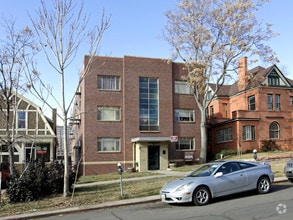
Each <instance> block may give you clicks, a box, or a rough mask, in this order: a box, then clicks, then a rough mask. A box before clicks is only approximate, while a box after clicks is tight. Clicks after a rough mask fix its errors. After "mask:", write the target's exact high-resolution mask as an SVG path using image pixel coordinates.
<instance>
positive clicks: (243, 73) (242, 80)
mask: <svg viewBox="0 0 293 220" xmlns="http://www.w3.org/2000/svg"><path fill="white" fill-rule="evenodd" d="M246 86H247V57H243V58H241V59H240V60H239V61H238V91H241V90H243V89H245V88H246Z"/></svg>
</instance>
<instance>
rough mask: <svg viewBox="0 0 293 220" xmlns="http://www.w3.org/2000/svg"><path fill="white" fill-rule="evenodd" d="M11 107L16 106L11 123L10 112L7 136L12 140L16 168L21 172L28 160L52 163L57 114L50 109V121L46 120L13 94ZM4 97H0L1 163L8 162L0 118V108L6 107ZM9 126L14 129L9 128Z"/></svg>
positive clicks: (4, 125)
mask: <svg viewBox="0 0 293 220" xmlns="http://www.w3.org/2000/svg"><path fill="white" fill-rule="evenodd" d="M11 100H12V102H13V103H14V104H13V105H12V107H13V108H15V107H16V109H17V110H16V118H15V120H14V121H15V123H12V121H13V120H12V118H13V111H14V109H11V116H10V118H11V120H10V121H11V124H10V133H11V135H13V137H14V140H15V141H14V161H15V165H16V166H17V167H18V168H19V169H22V168H24V165H25V163H26V162H27V161H29V160H35V159H40V158H42V159H44V161H45V162H50V161H51V162H52V161H53V160H54V159H55V157H56V156H55V153H56V152H55V147H56V135H55V126H56V111H55V110H53V114H52V116H53V118H52V120H50V119H48V118H47V117H45V115H44V114H43V112H42V111H41V109H40V107H38V106H37V105H35V104H34V103H33V102H31V101H30V100H28V99H27V98H25V97H23V96H22V95H17V97H16V98H15V95H13V97H11ZM5 105H6V104H5V102H4V99H3V97H2V96H1V98H0V106H1V107H2V109H1V111H0V114H1V121H0V139H1V142H0V143H1V144H0V160H1V162H4V163H5V162H8V161H9V153H8V148H7V145H6V144H5V141H6V129H5V128H6V123H5V119H4V118H3V117H5V116H4V114H3V111H5V109H4V108H3V107H4V106H5ZM12 124H14V128H13V129H12Z"/></svg>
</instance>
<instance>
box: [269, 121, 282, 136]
mask: <svg viewBox="0 0 293 220" xmlns="http://www.w3.org/2000/svg"><path fill="white" fill-rule="evenodd" d="M270 139H280V126H279V124H278V123H277V122H272V123H271V124H270Z"/></svg>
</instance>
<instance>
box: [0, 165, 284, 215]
mask: <svg viewBox="0 0 293 220" xmlns="http://www.w3.org/2000/svg"><path fill="white" fill-rule="evenodd" d="M156 173H160V174H159V175H153V176H147V177H139V178H129V179H123V182H128V181H135V180H137V179H139V180H141V179H151V178H160V177H165V176H185V175H186V174H188V173H189V172H188V173H184V172H176V171H171V170H167V171H158V172H157V171H156ZM119 181H120V180H111V181H104V182H96V183H88V184H77V185H76V186H75V187H76V188H78V187H86V186H93V185H100V184H108V183H115V182H119ZM284 181H287V178H286V177H279V178H275V181H274V182H284ZM157 201H160V196H159V195H154V196H148V197H142V198H134V199H125V200H118V201H111V202H105V203H99V204H94V205H86V206H78V207H70V208H64V209H58V210H53V211H39V212H38V211H36V212H32V213H25V214H19V215H15V216H7V217H2V218H0V220H18V219H22V220H23V219H34V218H45V217H48V216H56V215H61V214H69V213H74V212H82V211H83V212H84V211H90V210H98V209H105V208H114V207H119V206H126V205H137V204H142V203H148V202H157Z"/></svg>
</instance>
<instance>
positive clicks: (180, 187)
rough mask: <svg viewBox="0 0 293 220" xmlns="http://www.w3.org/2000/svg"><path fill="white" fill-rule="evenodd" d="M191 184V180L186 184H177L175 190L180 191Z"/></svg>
mask: <svg viewBox="0 0 293 220" xmlns="http://www.w3.org/2000/svg"><path fill="white" fill-rule="evenodd" d="M191 184H192V182H189V183H186V184H184V185H182V186H179V187H178V188H177V189H176V191H182V190H184V189H187V188H188V187H189V186H190V185H191Z"/></svg>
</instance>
